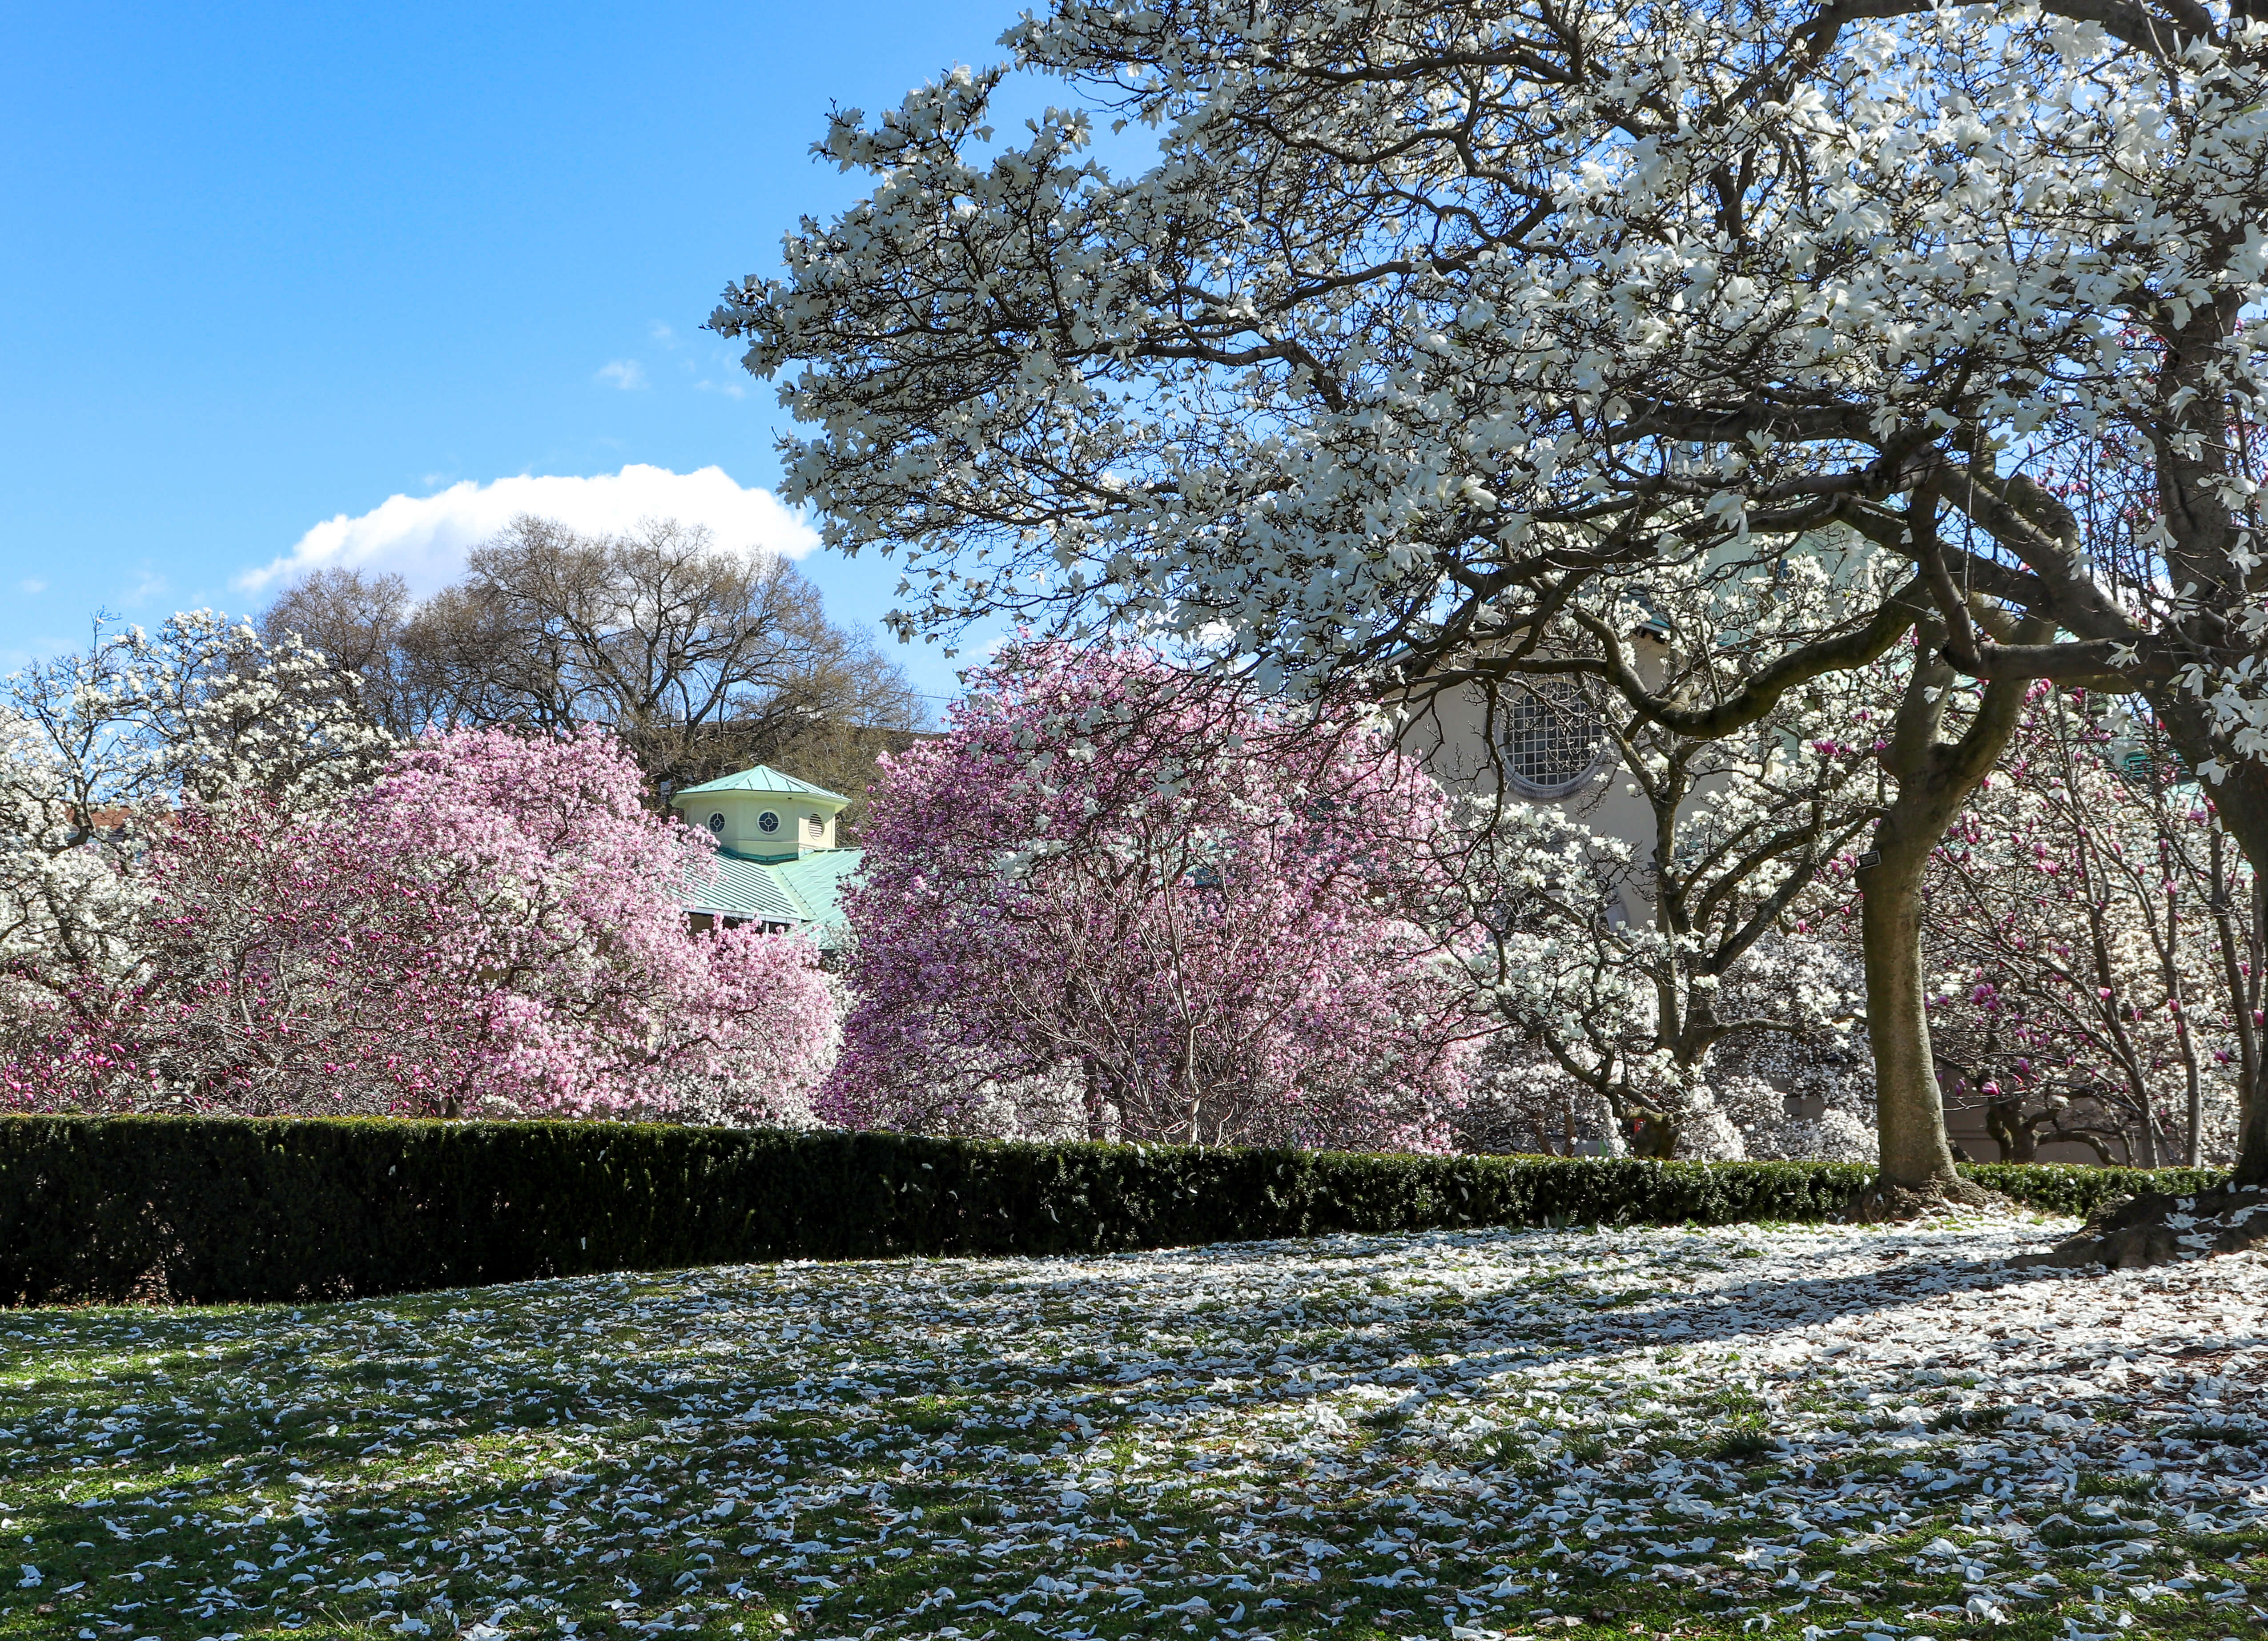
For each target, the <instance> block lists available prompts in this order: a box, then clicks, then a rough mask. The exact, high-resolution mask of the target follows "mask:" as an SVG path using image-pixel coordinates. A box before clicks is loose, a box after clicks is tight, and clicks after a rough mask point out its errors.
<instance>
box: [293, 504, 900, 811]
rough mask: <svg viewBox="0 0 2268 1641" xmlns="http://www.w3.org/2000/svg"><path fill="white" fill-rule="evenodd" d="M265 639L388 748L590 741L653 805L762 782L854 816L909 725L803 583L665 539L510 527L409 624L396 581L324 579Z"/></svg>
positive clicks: (694, 539) (870, 655)
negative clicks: (467, 730) (572, 738)
mask: <svg viewBox="0 0 2268 1641" xmlns="http://www.w3.org/2000/svg"><path fill="white" fill-rule="evenodd" d="M262 624H263V626H264V628H265V629H266V630H267V631H269V633H270V634H271V635H276V634H281V633H283V632H285V631H291V632H297V633H298V634H300V635H301V636H302V637H304V638H305V639H306V642H307V643H308V644H311V645H313V647H315V648H317V649H320V650H321V651H324V652H325V653H326V654H328V655H330V656H332V657H334V658H335V659H336V661H337V662H338V664H339V665H340V666H343V667H345V668H347V669H348V670H350V671H353V672H356V673H360V674H361V675H362V676H363V677H364V679H365V683H366V688H365V698H366V699H368V700H369V701H370V702H371V703H372V707H373V709H374V710H377V711H378V712H379V715H380V717H382V718H383V719H384V720H385V721H386V722H387V725H388V726H389V727H391V728H393V729H394V730H395V731H396V732H399V733H402V734H412V733H415V732H418V731H420V730H423V729H425V728H428V727H431V726H433V725H498V724H517V725H528V726H531V727H534V728H541V729H546V730H552V731H563V730H566V729H569V728H571V727H573V726H574V725H578V724H586V723H597V724H603V725H607V726H608V728H610V729H612V730H614V731H615V732H616V733H617V734H619V735H621V736H622V739H623V740H624V741H625V742H627V743H628V744H629V745H630V747H631V748H632V750H633V751H634V752H635V753H636V754H637V758H638V761H639V762H640V764H641V765H642V766H643V767H644V770H645V772H646V774H647V776H649V777H650V778H651V779H652V781H653V782H654V784H655V785H656V786H657V787H658V788H659V789H660V790H662V791H670V790H673V789H675V788H678V787H681V786H684V785H688V784H694V783H696V782H699V781H703V780H706V779H709V778H711V777H712V776H717V775H718V774H722V773H725V772H726V771H728V770H730V769H737V768H741V767H744V766H746V765H747V764H750V763H755V762H776V763H784V764H788V765H791V766H792V767H793V769H795V771H796V772H797V773H798V774H799V775H802V776H805V777H806V778H807V779H810V780H814V781H816V782H818V783H820V784H826V785H835V786H837V787H838V788H839V789H840V790H842V791H845V792H846V793H849V794H850V795H851V796H853V797H854V798H855V797H857V796H858V793H859V791H862V790H863V788H864V786H865V781H866V779H867V777H868V776H869V775H870V774H871V771H872V769H873V761H874V756H875V754H876V753H877V752H880V751H883V750H887V749H888V748H889V747H893V746H900V745H902V744H903V743H904V741H905V740H906V739H907V738H908V736H909V733H910V732H912V731H914V730H916V729H917V728H918V726H919V725H920V724H921V722H922V711H921V702H920V698H919V697H918V696H917V695H916V694H915V693H914V691H913V688H912V687H911V686H910V685H909V683H908V681H907V680H906V677H905V674H904V673H903V671H902V669H901V668H899V667H898V666H897V665H896V664H895V662H893V661H891V660H890V659H888V658H887V656H885V655H883V654H882V653H881V652H880V650H879V649H878V648H877V646H876V645H875V644H874V643H873V639H872V638H870V637H866V636H865V635H864V634H861V633H858V632H854V631H851V630H849V629H845V628H843V627H841V626H838V625H837V624H836V623H835V622H832V621H830V620H828V615H827V612H826V610H825V608H824V607H823V605H822V603H821V598H820V593H819V589H818V588H817V587H816V586H814V585H813V584H812V582H811V580H810V578H807V577H806V576H805V575H804V574H803V573H802V571H800V570H798V569H797V568H796V567H795V566H794V565H793V564H792V563H789V562H788V561H786V560H785V559H783V558H780V557H777V556H773V555H769V554H741V553H734V552H730V551H727V550H725V549H724V548H719V547H718V545H717V543H716V541H715V539H714V537H713V536H712V535H711V533H710V532H709V531H708V530H707V529H706V528H704V527H703V526H697V525H695V526H688V525H683V524H680V523H678V522H677V521H675V520H674V519H662V520H656V521H648V522H647V523H645V524H643V525H641V526H639V527H638V528H637V529H636V530H634V531H632V532H630V533H629V534H622V535H598V536H593V535H585V534H579V533H578V532H577V531H574V530H572V529H571V528H569V527H568V526H564V525H562V524H560V523H558V522H556V520H552V519H537V518H532V517H522V518H519V519H514V520H513V521H512V525H511V526H510V527H509V528H508V529H506V530H505V531H504V533H503V534H501V535H499V536H497V538H496V539H495V540H493V541H489V542H486V543H484V544H483V545H482V546H480V547H478V548H475V549H474V550H473V552H472V553H471V554H470V555H469V556H468V560H467V564H466V573H465V576H464V578H463V579H461V580H460V581H459V582H457V583H456V584H455V585H452V586H450V587H447V588H445V589H444V590H443V591H442V592H439V593H437V594H436V595H435V596H433V597H432V598H431V599H429V600H425V601H424V602H423V603H422V604H417V603H413V602H412V601H411V600H410V598H409V588H408V586H407V585H405V584H404V583H403V582H402V580H401V578H400V577H398V576H377V577H365V576H363V575H361V574H359V573H358V572H357V571H354V570H318V571H316V572H315V573H314V574H313V575H311V576H309V577H308V578H306V579H304V580H302V581H300V582H298V583H297V584H295V585H292V586H291V587H289V588H287V589H286V590H285V591H284V592H283V593H282V594H281V595H280V596H279V597H278V598H277V599H276V602H275V603H274V604H273V605H272V606H271V607H269V610H268V612H267V614H266V615H265V616H264V617H263V622H262Z"/></svg>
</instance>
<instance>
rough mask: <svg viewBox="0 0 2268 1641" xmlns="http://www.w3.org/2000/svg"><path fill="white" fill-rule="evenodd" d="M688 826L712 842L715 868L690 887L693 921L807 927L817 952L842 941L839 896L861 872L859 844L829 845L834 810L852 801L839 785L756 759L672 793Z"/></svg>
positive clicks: (688, 896) (783, 928) (672, 802)
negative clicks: (802, 776) (815, 782)
mask: <svg viewBox="0 0 2268 1641" xmlns="http://www.w3.org/2000/svg"><path fill="white" fill-rule="evenodd" d="M669 803H670V807H671V808H673V809H674V810H675V811H676V812H677V813H678V816H679V818H680V819H681V820H682V821H684V822H685V824H686V825H688V826H690V827H697V828H700V829H701V830H703V831H704V832H706V833H708V834H709V835H710V836H711V837H712V838H714V839H716V840H717V857H716V863H715V865H716V870H715V872H714V875H713V877H711V879H709V880H708V881H706V882H703V883H701V884H697V885H695V886H693V887H690V888H689V889H688V891H687V894H686V902H685V909H686V912H687V914H688V916H690V917H691V918H692V920H693V926H694V927H695V928H696V929H707V928H711V927H713V926H715V925H716V924H718V923H721V924H724V925H725V927H727V928H730V927H732V926H733V925H735V924H746V923H753V924H759V925H761V926H762V927H763V928H765V929H767V930H770V931H777V932H782V933H784V932H787V931H793V930H804V931H809V932H810V933H812V934H813V935H814V936H815V937H816V938H817V939H818V941H819V945H820V949H821V950H822V951H832V950H835V949H836V948H838V947H839V946H841V945H842V943H843V919H842V916H841V913H840V911H839V910H838V909H837V906H836V898H837V896H838V895H839V894H840V893H841V891H842V887H843V884H844V883H845V882H846V881H848V880H849V879H850V878H851V876H852V875H853V874H855V873H856V872H858V861H859V851H858V850H855V849H839V848H837V847H836V835H835V822H836V816H838V815H839V814H841V813H842V812H843V810H844V809H847V808H848V807H850V805H851V800H850V799H849V798H845V797H844V796H843V794H842V793H840V792H830V791H828V790H827V789H826V788H825V787H823V786H814V785H813V784H811V783H810V782H809V781H805V780H799V779H798V778H797V777H796V776H792V775H789V774H786V773H784V772H783V771H781V770H778V769H772V768H771V767H770V766H769V765H766V764H758V765H757V766H756V767H755V769H742V770H740V772H739V773H738V774H736V775H727V776H724V777H722V778H721V779H718V780H714V781H706V782H703V784H701V785H699V786H689V787H687V788H686V789H685V790H684V791H681V792H677V793H674V794H673V795H672V796H671V798H670V800H669Z"/></svg>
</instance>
